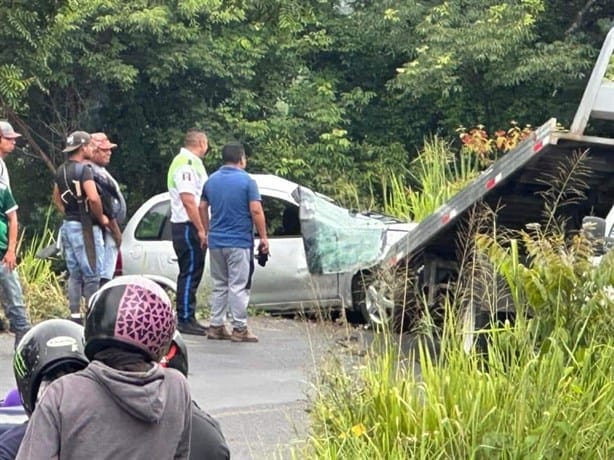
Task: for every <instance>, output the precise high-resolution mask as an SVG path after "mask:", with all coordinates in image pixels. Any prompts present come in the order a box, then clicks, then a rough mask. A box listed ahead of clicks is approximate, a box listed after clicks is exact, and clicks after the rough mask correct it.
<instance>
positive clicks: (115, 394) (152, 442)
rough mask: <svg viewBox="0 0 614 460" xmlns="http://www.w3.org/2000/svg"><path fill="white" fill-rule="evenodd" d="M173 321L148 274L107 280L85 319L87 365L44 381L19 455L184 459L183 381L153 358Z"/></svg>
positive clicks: (28, 459) (186, 402)
mask: <svg viewBox="0 0 614 460" xmlns="http://www.w3.org/2000/svg"><path fill="white" fill-rule="evenodd" d="M175 327H176V317H175V309H174V308H173V306H172V305H171V302H170V299H169V298H168V296H167V295H166V293H165V292H164V291H163V290H162V288H160V287H159V286H158V285H157V284H155V283H154V282H153V281H151V280H148V279H146V278H144V277H141V276H124V277H119V278H115V279H114V280H112V281H110V282H109V283H107V284H105V286H104V287H103V288H102V289H100V290H99V291H97V292H96V293H95V294H94V295H93V296H92V298H91V299H90V304H89V309H88V313H87V317H86V322H85V355H86V356H87V357H88V358H89V359H90V361H91V362H90V365H89V366H88V367H87V368H86V369H84V370H83V371H79V372H76V373H73V374H70V375H66V376H64V377H62V378H61V379H58V380H56V381H54V382H52V383H51V384H50V385H49V387H48V388H47V390H46V391H45V394H44V395H43V397H42V399H41V400H40V401H39V402H38V404H37V407H36V411H34V413H33V414H32V417H31V418H30V422H29V423H28V428H27V430H26V435H25V437H24V439H23V442H22V444H21V447H20V449H19V453H18V454H17V459H18V460H33V459H36V460H43V459H59V460H64V459H66V460H68V459H77V458H82V459H96V460H107V459H108V460H111V459H119V458H125V459H131V460H136V459H143V460H150V459H186V460H187V459H188V454H189V449H190V430H191V419H192V411H191V397H190V392H189V389H188V385H187V381H186V379H185V377H184V376H183V375H182V374H181V373H180V372H179V371H177V370H175V369H166V368H163V367H161V366H160V365H159V364H158V361H159V360H160V359H161V358H162V356H164V355H165V354H166V352H167V350H168V348H169V346H170V343H171V340H172V337H173V333H174V331H175Z"/></svg>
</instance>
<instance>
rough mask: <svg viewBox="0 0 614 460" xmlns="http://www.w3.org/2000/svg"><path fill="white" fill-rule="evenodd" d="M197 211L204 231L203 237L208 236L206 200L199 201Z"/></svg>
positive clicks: (207, 206) (207, 205) (207, 207)
mask: <svg viewBox="0 0 614 460" xmlns="http://www.w3.org/2000/svg"><path fill="white" fill-rule="evenodd" d="M198 211H199V214H200V220H201V221H202V223H203V229H204V230H205V235H208V234H209V202H208V201H206V200H202V199H201V200H200V205H199V206H198Z"/></svg>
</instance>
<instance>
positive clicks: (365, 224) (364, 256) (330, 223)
mask: <svg viewBox="0 0 614 460" xmlns="http://www.w3.org/2000/svg"><path fill="white" fill-rule="evenodd" d="M293 197H294V199H295V200H296V201H297V202H299V203H300V221H301V231H302V234H303V244H304V246H305V254H306V256H307V265H308V267H309V271H310V272H311V273H340V272H345V271H353V270H357V269H360V268H363V267H369V266H371V265H374V264H375V263H377V262H378V260H379V258H380V257H381V253H382V250H383V248H384V244H385V242H386V228H387V225H386V223H385V222H384V221H382V220H380V219H374V218H372V217H370V216H368V215H363V214H356V213H354V212H351V211H349V210H348V209H345V208H342V207H340V206H337V205H335V204H334V203H331V202H330V201H329V200H328V199H326V198H323V197H321V196H319V195H318V194H316V193H314V192H313V191H311V190H309V189H308V188H305V187H298V188H297V189H296V190H295V191H294V192H293Z"/></svg>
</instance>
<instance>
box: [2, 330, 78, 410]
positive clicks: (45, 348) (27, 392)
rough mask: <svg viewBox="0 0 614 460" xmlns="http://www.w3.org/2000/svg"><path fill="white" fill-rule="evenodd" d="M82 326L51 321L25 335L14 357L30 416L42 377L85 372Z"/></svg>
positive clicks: (22, 397)
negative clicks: (64, 372) (65, 372)
mask: <svg viewBox="0 0 614 460" xmlns="http://www.w3.org/2000/svg"><path fill="white" fill-rule="evenodd" d="M84 345H85V344H84V339H83V326H80V325H78V324H76V323H74V322H72V321H68V320H66V319H49V320H47V321H43V322H42V323H39V324H37V325H36V326H34V327H32V328H31V329H30V330H29V331H28V332H27V333H26V335H24V336H23V338H22V339H21V341H20V342H19V345H17V349H16V350H15V355H14V356H13V371H14V372H15V380H16V381H17V388H18V389H19V394H20V396H21V401H22V402H23V407H24V408H25V410H26V412H27V413H28V414H31V413H32V411H33V410H34V406H35V404H36V398H37V396H38V389H39V387H40V384H41V382H42V380H43V378H45V377H47V378H49V379H53V378H54V374H56V373H57V372H58V371H60V370H65V371H67V372H75V371H77V370H81V369H85V368H86V367H87V365H88V360H87V358H86V357H85V353H84Z"/></svg>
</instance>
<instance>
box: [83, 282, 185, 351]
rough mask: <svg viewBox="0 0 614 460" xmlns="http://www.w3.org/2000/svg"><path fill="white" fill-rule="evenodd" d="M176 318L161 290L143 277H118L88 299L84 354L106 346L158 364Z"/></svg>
mask: <svg viewBox="0 0 614 460" xmlns="http://www.w3.org/2000/svg"><path fill="white" fill-rule="evenodd" d="M176 326H177V318H176V313H175V309H174V308H173V306H172V305H171V301H170V299H169V298H168V295H167V294H166V292H164V290H163V289H162V288H161V287H160V286H159V285H157V284H156V283H155V282H153V281H152V280H150V279H148V278H145V277H143V276H137V275H131V276H120V277H117V278H115V279H113V280H111V281H109V282H108V283H106V284H105V285H104V286H103V287H102V288H101V289H99V290H98V291H96V292H95V293H94V295H92V297H91V298H90V303H89V309H88V312H87V317H86V319H85V355H86V356H87V357H88V358H89V359H93V358H94V355H96V353H98V352H99V351H101V350H103V349H105V348H108V347H117V346H119V347H127V348H129V349H133V350H138V351H140V352H142V353H144V354H145V356H147V357H148V358H150V359H151V360H153V361H160V358H162V356H164V355H165V354H166V352H167V351H168V347H169V345H170V343H171V339H172V338H173V334H174V332H175V328H176Z"/></svg>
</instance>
